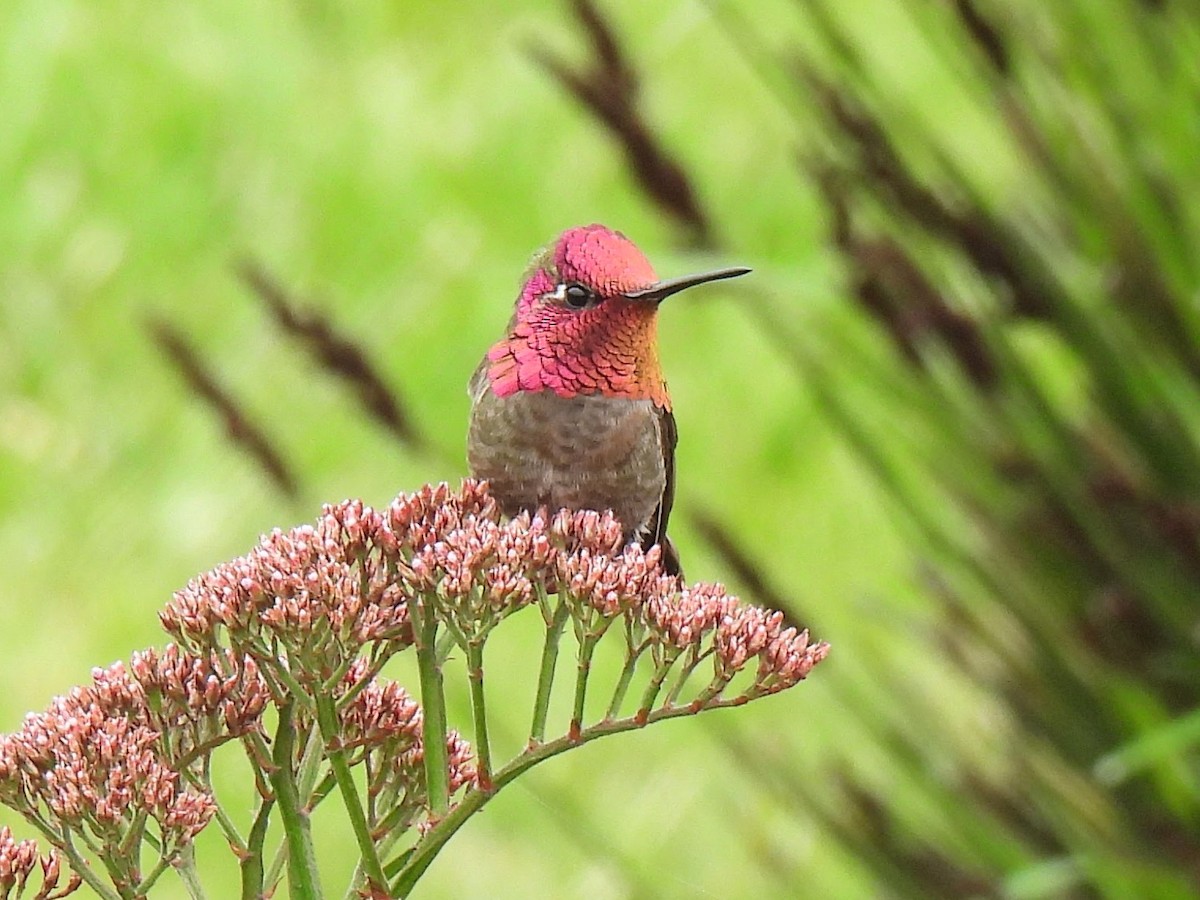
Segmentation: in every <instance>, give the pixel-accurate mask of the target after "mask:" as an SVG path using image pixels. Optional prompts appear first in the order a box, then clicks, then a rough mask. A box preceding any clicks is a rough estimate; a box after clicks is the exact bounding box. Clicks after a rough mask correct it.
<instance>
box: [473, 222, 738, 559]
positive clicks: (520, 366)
mask: <svg viewBox="0 0 1200 900" xmlns="http://www.w3.org/2000/svg"><path fill="white" fill-rule="evenodd" d="M749 271H750V270H749V269H747V268H744V267H737V268H728V269H718V270H716V271H712V272H705V273H703V274H699V275H687V276H684V277H682V278H673V279H669V280H666V281H660V280H659V278H658V276H657V275H656V274H655V272H654V268H653V267H652V266H651V265H650V261H649V260H648V259H646V256H645V255H644V254H643V253H642V251H641V250H639V249H638V248H637V246H636V245H634V243H633V242H632V241H631V240H629V239H628V238H627V237H625V236H624V235H623V234H621V233H620V232H619V231H613V230H611V229H609V228H606V227H605V226H603V225H584V226H581V227H578V228H571V229H568V230H567V231H564V232H563V233H562V234H561V235H559V236H558V238H557V239H556V240H555V241H554V242H553V243H551V244H549V245H548V246H546V247H544V248H543V249H542V250H541V251H539V252H538V253H537V254H536V255H535V256H534V258H533V260H532V261H531V262H530V264H529V267H528V268H527V269H526V272H525V276H524V280H523V284H522V286H521V292H520V295H519V296H518V297H517V301H516V306H515V309H514V310H513V314H512V318H511V319H509V322H508V326H507V328H506V329H505V332H504V337H503V338H501V339H500V340H499V341H497V342H496V343H495V344H493V345H492V347H491V349H490V350H488V352H487V354H486V355H485V356H484V357H483V359H482V361H481V362H480V363H479V366H478V368H476V370H475V373H474V375H473V376H472V377H471V381H470V385H469V388H468V393H469V394H470V397H471V418H470V427H469V429H468V432H467V462H468V466H469V468H470V470H471V474H472V475H474V476H475V477H477V478H485V479H487V481H488V482H489V484H490V486H491V491H492V495H493V496H494V497H495V498H496V499H497V501H498V502H499V504H500V508H501V510H502V511H503V512H504V513H506V514H507V515H515V514H517V513H518V512H520V511H522V510H528V511H529V512H535V511H536V510H537V509H538V508H540V507H546V508H548V509H550V510H558V509H564V508H565V509H573V510H578V509H596V510H606V509H609V510H612V512H613V514H614V515H615V516H616V518H617V519H618V521H620V523H621V526H622V528H623V530H624V536H625V540H626V542H627V543H629V542H633V541H638V542H640V543H641V544H642V546H643V547H646V548H647V549H648V548H649V547H651V546H653V545H654V544H658V545H659V546H660V547H661V549H662V565H663V568H664V570H665V571H666V572H668V573H670V574H682V572H681V568H680V564H679V555H678V553H677V552H676V550H675V548H674V545H673V544H672V543H671V542H670V540H669V539H668V538H667V520H668V519H669V517H670V515H671V505H672V503H673V501H674V498H675V444H676V440H677V437H678V436H677V433H676V430H675V417H674V416H673V415H672V413H671V396H670V394H669V393H668V392H667V382H666V380H665V379H664V378H663V372H662V367H661V365H660V364H659V358H658V305H659V304H660V303H661V302H662V301H663V300H665V299H666V298H667V297H670V296H671V295H672V294H676V293H678V292H679V291H682V290H685V289H686V288H690V287H695V286H696V285H699V284H705V283H707V282H710V281H718V280H720V279H723V278H735V277H737V276H739V275H745V274H746V273H747V272H749Z"/></svg>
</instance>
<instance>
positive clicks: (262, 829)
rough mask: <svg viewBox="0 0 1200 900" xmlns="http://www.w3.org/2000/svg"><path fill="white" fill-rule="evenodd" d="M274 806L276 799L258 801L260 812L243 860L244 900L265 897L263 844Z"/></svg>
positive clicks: (266, 798)
mask: <svg viewBox="0 0 1200 900" xmlns="http://www.w3.org/2000/svg"><path fill="white" fill-rule="evenodd" d="M274 806H275V798H274V797H263V798H260V799H259V801H258V810H257V811H256V812H255V814H254V822H253V824H251V826H250V835H249V837H248V838H247V840H246V853H245V855H244V856H243V857H242V858H241V860H242V861H241V869H242V900H259V898H260V897H262V896H263V893H264V892H263V874H264V873H263V844H264V843H265V842H266V839H267V826H268V825H269V824H270V822H271V810H272V809H273V808H274Z"/></svg>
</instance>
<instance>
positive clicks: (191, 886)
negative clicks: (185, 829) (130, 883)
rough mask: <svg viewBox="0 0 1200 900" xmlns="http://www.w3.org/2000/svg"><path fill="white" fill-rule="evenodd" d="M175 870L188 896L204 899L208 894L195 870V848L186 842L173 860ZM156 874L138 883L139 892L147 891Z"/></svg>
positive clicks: (197, 899)
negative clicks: (177, 856)
mask: <svg viewBox="0 0 1200 900" xmlns="http://www.w3.org/2000/svg"><path fill="white" fill-rule="evenodd" d="M174 866H175V871H176V872H178V873H179V880H180V881H182V882H183V886H184V889H185V890H187V893H188V896H189V897H191V898H192V900H204V898H205V897H207V896H208V895H207V894H205V893H204V885H202V884H201V883H200V873H199V872H197V871H196V851H195V848H194V847H193V846H192V845H191V844H188V845H187V846H186V847H184V848H183V850H182V852H180V854H179V858H178V859H177V860H175V862H174ZM157 877H158V876H157V875H156V874H154V873H151V874H150V875H149V876H147V877H146V879H145V880H144V881H143V882H142V883H141V884H140V885H138V891H139V892H146V893H148V892H149V890H150V885H152V884H153V883H154V880H155V879H156V878H157Z"/></svg>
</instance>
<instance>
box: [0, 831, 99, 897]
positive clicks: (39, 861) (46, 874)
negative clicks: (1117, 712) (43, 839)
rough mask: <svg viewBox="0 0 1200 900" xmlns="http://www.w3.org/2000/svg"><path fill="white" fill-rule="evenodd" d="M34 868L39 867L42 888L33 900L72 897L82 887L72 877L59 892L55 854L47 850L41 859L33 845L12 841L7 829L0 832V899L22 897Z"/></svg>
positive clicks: (59, 862)
mask: <svg viewBox="0 0 1200 900" xmlns="http://www.w3.org/2000/svg"><path fill="white" fill-rule="evenodd" d="M35 866H40V867H41V870H42V886H41V889H40V890H38V892H37V893H36V894H35V895H34V896H33V900H57V898H60V897H65V896H67V895H68V894H73V893H74V892H75V891H76V890H78V889H79V885H81V884H82V883H83V879H81V878H80V877H79V876H78V875H74V874H72V875H71V876H70V877H69V878H68V879H67V883H66V884H64V885H63V886H62V887H61V888H60V887H59V882H60V881H62V857H61V856H60V855H59V853H58V851H57V850H51V851H50V852H49V853H47V854H45V855H44V856H42V855H39V853H38V846H37V843H36V842H34V841H29V840H26V841H17V840H14V839H13V836H12V831H10V830H9V828H8V826H7V825H6V826H4V827H3V828H0V898H3V900H8V898H10V897H22V896H24V894H25V888H26V886H27V885H28V884H29V877H30V876H31V875H32V874H33V870H34V867H35ZM14 890H15V891H16V893H15V894H14V893H13V891H14Z"/></svg>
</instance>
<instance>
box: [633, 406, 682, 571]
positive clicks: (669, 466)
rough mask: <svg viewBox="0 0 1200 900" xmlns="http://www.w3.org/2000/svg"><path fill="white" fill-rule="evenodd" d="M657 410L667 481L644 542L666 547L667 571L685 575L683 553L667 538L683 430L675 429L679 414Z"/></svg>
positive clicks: (659, 440)
mask: <svg viewBox="0 0 1200 900" xmlns="http://www.w3.org/2000/svg"><path fill="white" fill-rule="evenodd" d="M655 412H656V413H657V414H658V443H659V446H660V447H661V448H662V455H663V470H664V472H665V474H666V478H665V479H664V481H663V492H662V497H661V498H659V501H658V508H657V509H656V510H655V511H654V516H653V517H652V518H651V519H650V526H649V528H648V529H647V531H646V537H645V538H644V540H643V541H642V543H643V545H644V546H646V547H650V546H652V545H654V544H658V545H659V546H660V547H661V548H662V565H663V569H665V570H666V572H667V574H669V575H683V570H682V568H681V567H680V565H679V554H678V553H677V552H676V551H675V545H674V544H672V543H671V539H670V538H668V537H667V520H668V519H670V518H671V507H672V506H673V505H674V504H675V445H676V444H677V443H678V442H679V432H678V431H677V430H676V428H675V416H674V415H672V413H671V411H670V410H669V409H665V408H663V407H661V406H660V407H655Z"/></svg>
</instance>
